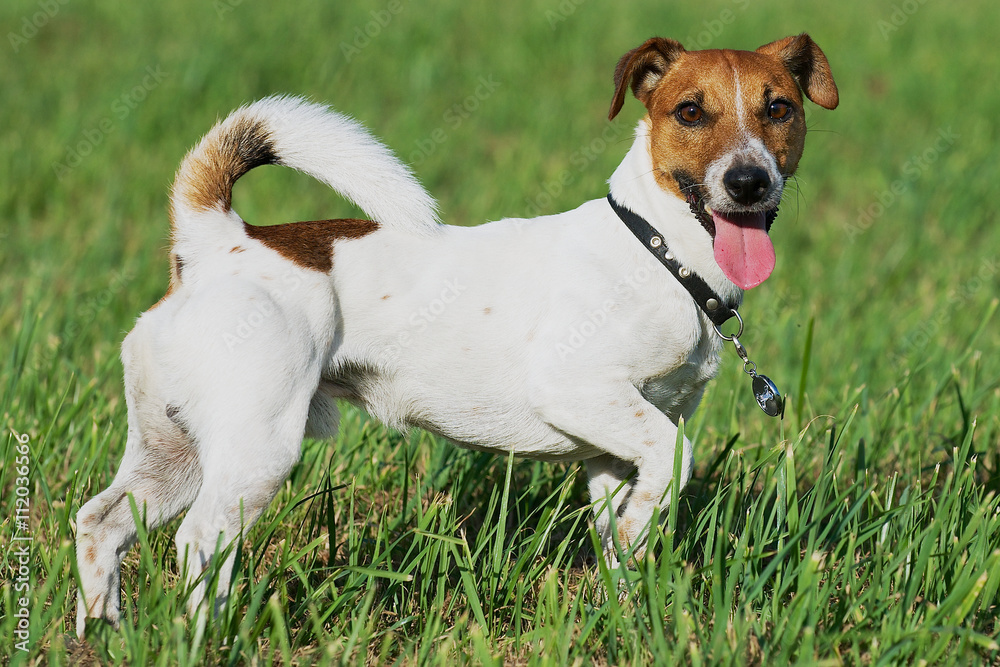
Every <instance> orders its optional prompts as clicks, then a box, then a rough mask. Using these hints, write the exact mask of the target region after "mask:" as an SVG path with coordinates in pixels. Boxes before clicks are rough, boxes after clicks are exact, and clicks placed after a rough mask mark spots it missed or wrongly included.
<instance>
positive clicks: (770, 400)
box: [753, 374, 784, 417]
mask: <svg viewBox="0 0 1000 667" xmlns="http://www.w3.org/2000/svg"><path fill="white" fill-rule="evenodd" d="M753 397H754V398H756V399H757V405H759V406H760V409H761V410H763V411H764V414H766V415H767V416H769V417H777V416H778V415H780V414H781V413H782V410H783V408H784V400H783V399H782V398H781V392H779V391H778V388H777V387H776V386H774V383H773V382H771V378H769V377H767V376H766V375H758V374H754V375H753Z"/></svg>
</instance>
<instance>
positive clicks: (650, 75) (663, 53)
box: [608, 37, 684, 120]
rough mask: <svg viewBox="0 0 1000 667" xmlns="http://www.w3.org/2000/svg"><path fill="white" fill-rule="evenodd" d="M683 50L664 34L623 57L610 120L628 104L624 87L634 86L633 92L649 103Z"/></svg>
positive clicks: (616, 68)
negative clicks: (661, 80)
mask: <svg viewBox="0 0 1000 667" xmlns="http://www.w3.org/2000/svg"><path fill="white" fill-rule="evenodd" d="M682 53H684V47H683V46H681V45H680V43H679V42H675V41H674V40H672V39H664V38H663V37H653V38H652V39H647V40H646V42H645V43H644V44H643V45H642V46H640V47H638V48H635V49H632V50H631V51H629V52H628V53H626V54H625V55H623V56H622V57H621V60H619V61H618V66H617V67H615V96H614V98H612V100H611V112H610V113H608V120H611V119H613V118H614V117H615V116H617V115H618V112H619V111H621V110H622V106H623V105H624V104H625V87H626V86H628V85H631V86H632V93H633V94H634V95H635V96H636V98H638V99H639V101H640V102H642V103H643V104H646V103H647V102H648V101H649V96H650V94H651V93H652V92H653V90H655V89H656V86H657V84H658V83H659V82H660V79H662V78H663V75H664V74H666V73H667V70H668V69H669V68H670V66H671V65H672V64H673V63H674V61H676V60H677V58H678V57H680V55H681V54H682Z"/></svg>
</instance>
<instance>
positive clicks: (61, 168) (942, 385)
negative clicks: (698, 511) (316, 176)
mask: <svg viewBox="0 0 1000 667" xmlns="http://www.w3.org/2000/svg"><path fill="white" fill-rule="evenodd" d="M998 19H1000V14H998V12H997V8H996V7H995V5H993V4H990V3H988V2H986V1H985V0H983V1H976V0H972V1H969V2H965V3H962V5H961V7H960V8H959V7H957V6H955V5H949V4H946V3H939V2H919V1H918V0H909V1H908V2H858V1H854V0H852V1H850V2H844V3H827V2H802V3H795V4H794V5H789V4H787V3H763V2H753V1H752V0H709V1H706V2H701V3H697V4H694V3H676V2H630V3H615V4H611V3H597V2H586V1H583V0H562V1H561V2H556V1H552V2H537V3H536V2H527V1H526V0H511V1H510V2H505V3H494V4H491V5H488V6H481V5H474V4H469V3H462V2H455V1H452V0H442V1H441V2H435V3H416V2H412V1H407V0H390V1H389V2H380V1H375V2H351V3H324V2H300V3H261V2H251V1H249V0H247V1H245V2H239V1H237V0H219V1H216V2H214V3H213V2H194V1H193V0H189V1H186V0H170V1H165V2H155V3H121V2H112V1H111V0H94V1H91V2H78V1H77V0H66V1H65V2H60V1H59V0H39V1H26V0H10V1H8V2H5V3H4V4H3V6H2V7H0V21H2V25H3V26H4V33H5V35H6V38H5V40H4V43H2V44H0V91H2V98H0V109H2V116H0V117H2V119H3V121H4V123H3V129H2V132H0V351H3V352H4V354H5V355H8V360H7V362H6V365H5V366H4V367H3V368H4V369H5V372H6V375H7V377H5V378H2V379H0V386H2V387H3V391H4V394H3V395H2V396H0V412H2V415H3V420H4V426H5V427H6V428H12V429H16V430H17V431H18V432H19V433H21V432H25V433H29V434H31V435H32V437H33V438H34V439H35V442H36V446H37V447H38V448H39V459H38V463H37V465H38V468H37V471H38V475H39V476H40V477H43V478H44V481H37V480H36V482H35V483H36V484H40V485H44V486H45V493H44V494H43V495H44V496H45V502H44V506H45V507H46V511H52V510H53V509H55V510H60V509H61V508H62V505H60V503H62V504H63V505H65V504H66V503H67V502H68V504H69V507H67V508H66V510H65V511H66V512H68V513H69V515H71V513H72V512H75V509H76V507H78V506H79V503H80V502H81V498H80V497H79V496H83V497H84V498H85V497H87V496H89V495H91V494H92V493H93V492H95V491H96V490H97V489H98V488H103V487H104V486H106V484H107V483H108V482H109V481H110V478H111V474H112V473H113V471H114V469H115V467H116V465H117V461H118V458H119V457H120V454H121V452H122V448H123V445H124V439H125V423H124V404H123V402H122V401H121V382H120V373H121V369H120V365H119V364H118V361H117V353H118V346H119V344H120V342H121V339H122V337H123V336H124V333H125V332H126V331H128V330H129V329H130V328H131V325H132V322H133V321H134V318H135V317H136V316H137V314H138V313H140V312H141V311H143V310H145V309H146V308H148V307H149V306H150V305H151V304H153V303H154V302H155V301H156V300H157V299H158V298H159V297H160V296H161V295H162V293H163V291H164V289H165V287H166V283H167V258H166V252H165V250H166V247H167V233H168V221H167V214H166V204H167V202H166V199H167V191H168V187H169V184H170V182H171V180H172V175H173V172H174V170H175V169H176V167H177V165H178V163H179V161H180V159H181V157H182V156H183V155H184V153H185V151H186V150H187V149H188V148H189V147H190V146H191V145H193V144H194V143H195V141H196V140H197V139H198V138H199V137H200V136H201V135H202V134H203V133H204V132H205V131H206V130H207V129H208V128H209V127H210V126H211V125H212V123H213V122H214V121H215V120H216V119H218V118H219V117H221V116H224V115H225V114H226V113H228V112H229V111H230V110H231V109H233V108H235V107H236V106H239V105H240V104H242V103H245V102H247V101H250V100H253V99H256V98H259V97H262V96H265V95H269V94H273V93H291V94H299V95H305V96H308V97H310V98H312V99H314V100H317V101H322V102H325V103H329V104H330V105H331V106H333V107H334V108H336V109H338V110H340V111H343V112H346V113H348V114H350V115H352V116H354V117H356V118H357V119H359V120H360V121H362V122H363V123H364V124H365V125H367V126H368V127H369V128H370V129H371V130H372V131H373V132H374V133H375V134H376V135H377V136H379V137H380V138H381V139H382V140H383V141H384V142H385V143H386V144H388V145H389V146H390V147H392V148H393V149H394V150H395V151H396V152H397V154H398V155H399V156H400V157H402V158H403V159H404V160H405V161H407V162H409V163H411V164H413V165H414V167H415V171H416V173H417V175H418V176H419V178H420V179H421V181H422V182H423V183H424V185H425V186H426V187H427V188H428V189H429V190H430V191H431V193H432V194H433V195H434V196H436V197H437V198H438V199H439V201H440V204H441V209H442V213H443V218H444V220H446V221H447V222H449V223H453V224H479V223H480V222H482V221H486V220H492V219H498V218H501V217H504V216H521V215H527V214H535V213H543V214H544V213H554V212H558V211H562V210H566V209H569V208H573V207H575V206H577V205H578V204H579V203H581V202H583V201H585V200H587V199H592V198H596V197H601V196H603V195H604V194H605V193H606V183H605V181H606V179H607V178H608V177H609V176H610V174H611V172H612V171H613V169H614V168H615V166H616V165H617V164H618V162H619V161H620V159H621V157H622V156H623V155H624V153H625V151H626V150H627V148H628V146H629V145H630V143H631V134H632V127H633V126H634V123H635V121H636V120H637V119H638V118H640V117H641V115H642V112H643V110H642V108H641V105H640V104H639V103H638V102H636V101H635V100H634V99H630V100H629V101H628V103H627V104H626V108H625V110H624V112H623V114H622V115H621V116H620V117H619V119H618V120H616V121H615V122H614V123H610V124H609V122H608V121H607V111H608V106H609V103H610V99H611V92H612V73H613V70H614V65H615V63H616V62H617V59H618V58H619V57H620V56H621V54H622V53H624V52H625V51H627V50H628V49H630V48H632V47H634V46H636V45H638V44H639V43H641V42H642V41H643V40H645V39H646V38H647V37H649V36H652V35H654V34H658V35H662V36H667V37H672V38H675V39H679V40H680V41H682V42H683V43H684V44H685V45H686V46H688V47H689V48H696V47H713V48H714V47H727V48H742V49H753V48H756V47H757V46H759V45H761V44H764V43H767V42H769V41H772V40H774V39H778V38H780V37H783V36H785V35H789V34H795V33H798V32H803V31H806V32H809V33H810V35H811V36H812V37H813V38H814V40H815V41H816V42H817V43H818V44H819V45H820V46H821V47H822V48H823V49H824V51H825V52H826V54H827V56H828V58H829V60H830V62H831V65H832V68H833V73H834V76H835V78H836V80H837V83H838V86H839V88H840V92H841V104H840V107H839V108H838V109H837V110H835V111H832V112H829V111H824V110H821V109H817V108H816V107H814V106H811V105H810V107H809V110H808V118H809V126H810V133H809V136H808V139H807V143H806V151H805V156H804V158H803V160H802V163H801V166H800V169H799V173H798V177H797V179H796V184H795V186H793V189H794V190H795V191H796V194H795V195H794V196H793V197H791V198H789V199H787V200H786V203H785V204H783V206H782V211H781V215H780V216H779V218H778V220H777V222H776V224H775V227H774V230H773V237H774V238H775V245H776V250H777V254H778V265H777V269H776V271H775V273H774V275H773V276H772V277H771V279H770V280H768V282H767V283H765V284H764V285H762V286H761V287H760V288H757V289H755V290H753V291H752V292H751V293H748V295H747V297H746V299H745V305H744V307H743V309H742V313H743V315H744V318H745V319H746V321H747V327H748V333H747V336H746V337H745V338H744V342H745V343H746V344H747V346H748V348H749V349H750V351H751V352H752V356H753V358H754V359H755V360H756V361H757V363H758V364H759V365H760V367H761V370H762V371H764V372H766V373H767V374H768V375H770V376H771V377H772V378H773V379H774V380H775V381H776V382H777V383H778V385H779V386H780V387H782V388H783V389H784V390H785V391H786V392H788V393H790V394H791V395H792V396H791V398H792V405H793V407H794V409H790V410H789V413H788V414H787V415H786V418H785V428H787V430H788V431H789V432H790V433H794V432H798V431H799V429H802V428H805V427H806V426H807V425H808V424H809V423H810V420H812V419H814V418H815V417H817V416H819V415H832V416H833V417H835V418H836V419H837V421H836V422H834V423H837V424H843V423H844V420H845V419H846V418H847V417H848V415H850V414H851V413H852V411H854V410H855V409H856V410H857V414H858V415H859V419H858V421H857V422H856V423H855V424H854V426H853V428H854V431H853V432H852V438H853V439H854V440H855V441H856V442H861V443H863V444H864V445H865V447H864V448H863V450H864V451H866V456H867V462H868V465H871V466H872V467H873V470H876V471H878V472H880V474H882V475H883V476H887V475H891V474H892V473H893V472H897V473H899V474H901V475H904V476H907V475H909V476H919V475H920V474H921V471H928V470H930V469H932V468H933V466H934V465H935V464H938V463H941V462H945V463H947V462H948V461H949V460H950V457H951V456H952V452H953V449H952V448H953V446H954V445H955V437H956V434H959V436H961V435H964V434H965V433H967V432H968V426H969V422H970V421H971V419H972V418H973V417H977V418H978V430H977V436H976V441H975V443H976V444H975V450H976V451H978V452H980V456H981V458H980V463H979V466H980V468H979V473H978V474H979V476H980V480H981V482H982V484H984V485H985V487H984V488H986V489H989V490H991V491H995V490H996V488H997V486H998V481H997V469H998V449H1000V416H998V408H1000V393H998V391H1000V390H998V382H1000V361H998V355H997V348H998V346H1000V329H998V327H997V325H996V322H995V320H991V319H990V316H991V314H992V312H993V309H994V308H995V305H996V301H995V300H996V298H997V294H998V292H1000V289H998V287H1000V226H998V225H997V224H996V223H997V220H996V218H997V206H996V204H995V202H994V201H993V199H994V197H996V195H997V191H998V185H997V184H998V183H1000V142H998V136H997V135H998V132H1000V129H998V122H997V118H998V117H1000V87H997V86H996V85H993V84H992V83H991V82H992V77H993V75H994V73H995V72H997V71H1000V50H998V49H997V48H996V38H995V36H994V34H993V32H994V28H995V27H996V25H997V21H998ZM235 208H236V209H237V211H239V212H240V213H241V214H242V215H243V217H244V218H245V219H247V220H249V221H251V222H255V223H267V224H271V223H276V222H284V221H293V220H308V219H318V218H331V217H338V216H342V215H349V214H351V213H352V210H351V207H350V206H349V205H348V204H346V203H345V202H343V201H342V200H339V199H338V198H337V197H336V196H335V195H333V193H331V192H329V191H328V190H326V189H325V188H324V187H322V186H320V185H318V184H316V183H315V182H313V181H311V180H310V179H308V178H307V177H305V176H301V175H299V174H295V173H291V172H289V171H287V170H281V169H278V168H270V167H269V168H265V169H260V170H256V171H255V172H253V173H251V174H249V175H248V176H247V177H246V178H245V179H243V180H241V181H240V184H239V185H238V186H237V192H236V199H235ZM511 270H517V267H511ZM810 322H813V323H814V324H813V325H810ZM810 331H812V337H811V339H810V337H809V332H810ZM977 332H978V336H976V334H977ZM807 348H808V349H809V350H810V351H809V352H808V353H807V351H806V350H807ZM727 354H728V352H727ZM730 356H731V355H730ZM745 385H746V382H745V378H743V376H742V373H741V372H740V367H739V364H738V363H736V361H735V359H728V358H727V360H726V362H725V363H724V365H723V372H722V374H721V376H720V378H719V379H718V380H717V381H716V382H715V383H714V384H713V385H712V386H711V388H710V390H709V393H708V395H707V397H706V399H705V401H704V402H703V404H702V405H703V407H702V408H701V410H700V411H699V414H698V415H697V416H696V418H695V421H694V428H695V429H697V432H698V434H699V436H698V437H699V443H698V445H699V447H698V450H697V455H698V459H699V461H700V464H701V467H700V471H701V472H702V473H704V472H705V466H707V464H708V462H710V461H712V459H713V457H714V456H715V455H716V454H717V453H718V452H720V451H722V450H723V447H724V445H725V443H726V441H727V440H728V439H729V438H730V436H731V435H732V434H736V433H739V434H740V441H739V443H740V444H739V446H741V447H742V446H746V445H748V444H761V445H766V446H770V445H772V444H774V443H776V442H778V441H779V439H780V438H781V437H782V436H780V435H779V434H778V432H777V428H778V427H777V426H776V423H775V422H772V421H765V419H764V418H763V417H761V415H759V413H758V412H757V411H756V410H757V409H756V407H754V406H753V405H752V401H751V400H749V393H748V390H747V387H746V386H745ZM734 396H735V397H736V398H735V400H734V398H733V397H734ZM67 406H69V407H71V408H72V409H68V408H67ZM823 423H824V424H826V422H823ZM358 428H359V429H360V428H361V426H358ZM824 428H825V426H824ZM352 433H355V432H354V431H352ZM816 438H817V440H816V441H817V442H823V441H824V438H825V436H823V435H822V434H818V435H817V436H816ZM960 439H961V438H959V440H960ZM427 440H428V442H431V440H429V439H427ZM83 442H89V443H91V444H90V445H89V446H88V447H84V446H83V445H82V444H81V443H83ZM429 446H431V447H432V448H440V447H447V445H443V444H441V443H438V442H437V441H433V442H432V444H431V445H429ZM9 447H10V445H9V444H8V452H9ZM468 456H472V455H468ZM799 456H800V462H799V465H800V466H804V467H805V469H806V470H810V469H812V470H814V471H818V470H819V469H820V468H821V467H822V464H823V461H822V456H817V457H814V459H810V458H809V457H808V456H806V453H800V454H799ZM518 465H525V466H531V465H534V464H518ZM528 469H529V468H525V469H524V470H528ZM530 469H531V470H535V469H536V468H530ZM500 470H501V475H502V464H501V468H500ZM74 471H76V476H74ZM697 476H698V473H697V472H696V477H697ZM348 481H349V480H347V479H342V480H334V483H335V484H336V483H344V482H348ZM11 484H12V481H11V478H10V477H9V476H8V475H5V476H4V479H3V485H2V487H0V488H2V489H3V491H4V493H5V495H6V494H7V493H8V491H9V490H10V488H11ZM77 486H78V487H79V490H77ZM70 490H72V491H73V493H76V494H78V495H77V496H72V494H71V493H70ZM67 496H72V497H71V498H70V500H69V501H67V500H66V498H67ZM60 525H62V526H63V527H62V528H58V529H57V528H53V532H52V534H49V535H48V536H47V539H50V540H51V541H52V543H53V544H55V543H58V542H59V541H60V540H68V539H71V534H69V532H68V530H67V529H66V528H65V525H68V524H65V523H64V524H60ZM991 539H995V538H991ZM162 544H165V543H161V546H162ZM992 544H993V545H995V546H996V545H997V542H996V541H994V542H992ZM993 609H994V612H993V613H994V616H993V618H994V619H995V607H993ZM992 623H993V625H992V626H991V627H993V628H994V630H995V628H996V626H995V621H992ZM66 631H67V632H69V628H68V626H67V629H66ZM0 654H2V651H0ZM994 656H995V653H994Z"/></svg>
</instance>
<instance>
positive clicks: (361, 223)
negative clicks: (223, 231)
mask: <svg viewBox="0 0 1000 667" xmlns="http://www.w3.org/2000/svg"><path fill="white" fill-rule="evenodd" d="M378 228H379V224H378V223H377V222H373V221H371V220H357V219H353V218H348V219H343V220H311V221H307V222H290V223H288V224H284V225H272V226H270V227H257V226H254V225H250V224H247V223H245V222H244V223H243V230H244V231H245V232H246V234H247V236H249V237H250V238H252V239H256V240H258V241H260V242H261V243H263V244H264V245H266V246H267V247H268V248H270V249H271V250H274V251H275V252H277V253H278V254H279V255H281V256H282V257H284V258H286V259H289V260H291V261H293V262H295V263H296V264H298V265H299V266H302V267H304V268H307V269H312V270H314V271H322V272H323V273H328V272H329V271H330V269H332V268H333V242H334V241H338V240H348V239H359V238H361V237H363V236H367V235H368V234H371V233H372V232H374V231H375V230H377V229H378Z"/></svg>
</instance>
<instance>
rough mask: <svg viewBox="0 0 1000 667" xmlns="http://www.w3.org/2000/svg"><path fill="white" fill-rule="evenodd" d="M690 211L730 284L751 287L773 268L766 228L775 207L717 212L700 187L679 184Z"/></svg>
mask: <svg viewBox="0 0 1000 667" xmlns="http://www.w3.org/2000/svg"><path fill="white" fill-rule="evenodd" d="M682 191H683V192H684V194H685V196H686V198H687V202H688V205H689V206H690V207H691V212H692V213H694V216H695V217H696V218H698V221H699V222H700V223H701V224H702V226H703V227H704V228H705V230H706V231H707V232H708V233H709V235H710V236H711V237H712V246H713V249H714V251H715V261H716V263H717V264H718V265H719V268H721V269H722V271H723V272H724V273H725V274H726V277H728V278H729V279H730V280H731V281H733V284H735V285H736V286H737V287H739V288H740V289H745V290H747V289H750V288H752V287H756V286H757V285H760V284H761V283H762V282H764V281H765V280H767V278H768V276H770V275H771V272H772V271H773V270H774V263H775V256H774V245H773V244H772V243H771V237H770V236H768V234H767V233H768V230H770V229H771V224H772V223H773V222H774V219H775V217H776V216H777V215H778V209H777V208H774V209H772V210H769V211H760V212H747V213H741V212H725V211H717V210H714V209H713V208H712V207H710V206H708V205H707V204H706V203H705V196H704V195H703V194H702V192H701V189H700V188H699V187H698V186H697V185H694V184H689V185H687V186H686V187H685V186H682Z"/></svg>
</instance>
